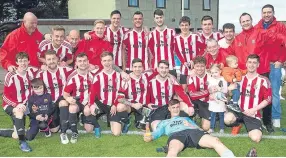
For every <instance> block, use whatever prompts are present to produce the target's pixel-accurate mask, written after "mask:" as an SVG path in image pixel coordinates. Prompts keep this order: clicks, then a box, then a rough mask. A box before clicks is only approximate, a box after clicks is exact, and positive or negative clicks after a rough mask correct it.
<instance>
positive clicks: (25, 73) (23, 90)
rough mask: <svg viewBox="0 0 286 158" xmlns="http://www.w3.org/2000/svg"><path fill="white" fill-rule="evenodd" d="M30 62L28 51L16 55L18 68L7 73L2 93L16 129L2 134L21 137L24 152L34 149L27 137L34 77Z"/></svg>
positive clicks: (21, 147) (7, 111)
mask: <svg viewBox="0 0 286 158" xmlns="http://www.w3.org/2000/svg"><path fill="white" fill-rule="evenodd" d="M29 63H30V61H29V56H28V54H27V53H24V52H20V53H18V54H17V55H16V64H17V65H18V67H17V70H16V71H15V72H14V71H13V72H8V73H7V74H6V76H5V83H4V91H3V95H2V97H3V103H2V106H3V109H4V111H5V112H6V113H7V114H8V115H9V116H10V117H11V119H12V120H13V125H14V131H13V130H1V131H0V136H3V137H12V138H14V139H19V144H20V149H21V150H22V151H24V152H30V151H32V149H31V147H30V146H29V145H28V143H27V142H26V139H25V118H26V117H25V116H26V114H27V113H28V110H27V108H26V105H25V104H26V102H27V100H28V97H29V96H30V91H31V89H30V87H31V85H30V81H31V80H32V79H33V78H34V73H33V72H32V71H30V70H32V69H29V67H28V66H29Z"/></svg>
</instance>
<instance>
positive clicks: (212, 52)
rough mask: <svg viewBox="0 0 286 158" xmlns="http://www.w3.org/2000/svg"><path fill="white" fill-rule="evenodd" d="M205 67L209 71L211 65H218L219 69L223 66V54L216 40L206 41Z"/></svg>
mask: <svg viewBox="0 0 286 158" xmlns="http://www.w3.org/2000/svg"><path fill="white" fill-rule="evenodd" d="M206 46H207V47H206V50H205V52H206V54H205V58H206V67H207V69H209V68H210V67H211V65H213V64H219V65H220V68H223V67H224V66H225V57H226V55H225V52H224V51H223V50H222V49H220V48H219V45H218V43H217V40H215V39H213V38H210V39H208V40H207V41H206Z"/></svg>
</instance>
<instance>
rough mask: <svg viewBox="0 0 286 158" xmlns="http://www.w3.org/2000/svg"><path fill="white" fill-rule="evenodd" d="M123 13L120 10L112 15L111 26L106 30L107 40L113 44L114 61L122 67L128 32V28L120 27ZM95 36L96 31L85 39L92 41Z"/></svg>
mask: <svg viewBox="0 0 286 158" xmlns="http://www.w3.org/2000/svg"><path fill="white" fill-rule="evenodd" d="M120 20H121V13H120V11H119V10H114V11H112V12H111V14H110V22H111V24H110V26H108V27H106V28H105V32H104V35H105V38H106V39H107V40H108V41H109V42H110V43H111V45H112V46H113V51H112V52H113V56H114V58H113V60H114V64H115V65H117V66H119V67H122V41H123V38H124V35H125V33H126V32H127V31H128V29H127V28H125V27H123V26H121V25H120ZM92 34H94V31H91V32H89V33H85V35H84V36H85V39H90V38H91V36H90V35H92Z"/></svg>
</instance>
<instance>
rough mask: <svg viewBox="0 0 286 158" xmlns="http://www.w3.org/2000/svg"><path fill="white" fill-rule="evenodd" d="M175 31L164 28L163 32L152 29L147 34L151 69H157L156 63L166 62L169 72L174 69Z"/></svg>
mask: <svg viewBox="0 0 286 158" xmlns="http://www.w3.org/2000/svg"><path fill="white" fill-rule="evenodd" d="M174 42H175V30H173V29H170V28H167V27H166V28H165V29H164V30H163V31H159V30H157V29H154V30H153V31H152V32H150V34H149V42H148V49H149V51H150V53H151V55H152V59H151V65H150V67H151V68H157V67H158V62H159V61H161V60H167V61H168V62H169V64H170V66H169V68H170V70H173V69H174V67H175V60H174Z"/></svg>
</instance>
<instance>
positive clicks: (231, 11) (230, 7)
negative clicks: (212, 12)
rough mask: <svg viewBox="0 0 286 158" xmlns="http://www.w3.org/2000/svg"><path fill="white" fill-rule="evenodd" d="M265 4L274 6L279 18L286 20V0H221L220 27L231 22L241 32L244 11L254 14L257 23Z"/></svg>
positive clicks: (276, 15)
mask: <svg viewBox="0 0 286 158" xmlns="http://www.w3.org/2000/svg"><path fill="white" fill-rule="evenodd" d="M265 4H272V5H273V6H274V10H275V17H276V18H277V20H279V21H286V14H285V10H286V1H285V0H271V1H270V0H219V29H222V26H223V24H225V23H228V22H230V23H233V24H234V25H235V31H236V32H237V33H239V32H240V31H241V26H240V24H239V16H240V15H241V14H242V13H243V12H247V13H249V14H250V15H251V16H252V18H253V24H254V25H255V24H256V23H257V22H258V21H259V20H260V19H261V8H262V7H263V6H264V5H265Z"/></svg>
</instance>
